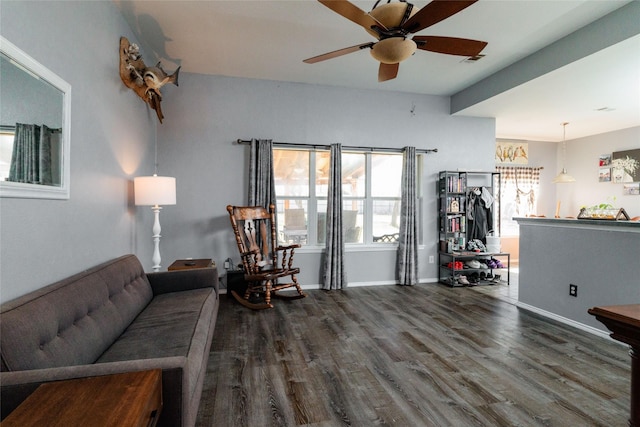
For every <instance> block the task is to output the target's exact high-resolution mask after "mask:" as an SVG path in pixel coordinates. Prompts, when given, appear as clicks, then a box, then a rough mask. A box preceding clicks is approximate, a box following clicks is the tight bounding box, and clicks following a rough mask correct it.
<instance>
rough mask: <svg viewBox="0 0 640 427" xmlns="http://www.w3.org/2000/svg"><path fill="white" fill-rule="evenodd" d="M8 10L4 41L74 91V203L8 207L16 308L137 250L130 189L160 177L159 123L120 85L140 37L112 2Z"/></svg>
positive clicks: (3, 241)
mask: <svg viewBox="0 0 640 427" xmlns="http://www.w3.org/2000/svg"><path fill="white" fill-rule="evenodd" d="M0 8H1V9H0V31H1V34H2V36H3V37H5V38H6V39H8V40H9V41H11V42H12V43H13V44H15V45H17V46H18V47H19V48H20V49H22V50H23V51H24V52H26V53H27V54H28V55H30V56H32V57H33V58H34V59H36V60H37V61H39V62H40V63H41V64H43V65H44V66H45V67H47V68H49V69H50V70H52V71H53V72H54V73H56V74H58V75H59V76H60V77H61V78H63V79H64V80H66V81H67V82H68V83H69V84H70V85H71V87H72V89H71V92H72V94H71V97H72V104H71V156H72V157H71V198H70V199H69V200H30V199H8V198H3V199H0V301H7V300H10V299H13V298H15V297H17V296H19V295H22V294H24V293H27V292H29V291H31V290H34V289H37V288H40V287H42V286H44V285H47V284H49V283H51V282H53V281H55V280H57V279H61V278H63V277H66V276H68V275H71V274H73V273H77V272H79V271H81V270H84V269H86V268H88V267H90V266H92V265H95V264H98V263H100V262H103V261H106V260H108V259H110V258H113V257H116V256H119V255H122V254H124V253H130V252H137V251H138V244H137V242H138V231H137V229H136V222H137V218H136V217H137V216H138V215H139V214H138V213H137V212H136V210H135V209H134V208H132V207H131V203H130V201H131V197H132V192H131V188H130V180H131V177H132V176H134V175H139V174H143V173H144V174H147V173H149V172H151V171H152V167H153V148H152V141H153V138H154V135H155V123H156V118H155V114H150V112H149V111H148V108H147V107H146V105H145V104H144V103H143V102H142V101H140V99H139V98H137V96H136V95H135V94H133V92H131V91H130V90H129V89H127V88H126V87H125V86H124V85H123V84H122V82H121V81H120V76H119V74H118V61H119V58H118V43H119V38H120V36H121V35H125V36H128V37H129V38H130V39H133V36H132V35H131V31H130V30H129V27H128V26H127V25H126V23H125V21H124V19H123V18H122V15H121V14H120V13H119V12H118V10H117V9H116V8H115V6H114V4H113V3H112V2H110V1H103V2H86V1H78V2H68V1H64V2H57V1H42V2H36V1H28V2H18V1H2V2H0ZM147 240H149V239H147V236H146V233H145V236H144V243H145V245H147V244H150V243H147ZM144 251H145V252H148V253H149V257H150V256H151V255H150V253H151V249H146V248H145V249H144Z"/></svg>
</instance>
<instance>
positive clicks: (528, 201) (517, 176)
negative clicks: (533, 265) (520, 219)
mask: <svg viewBox="0 0 640 427" xmlns="http://www.w3.org/2000/svg"><path fill="white" fill-rule="evenodd" d="M496 171H498V172H500V200H499V202H500V234H501V235H502V236H518V235H519V234H520V233H519V227H518V223H517V222H516V221H514V220H513V218H514V217H517V216H529V215H535V214H536V212H537V203H538V193H539V191H540V168H534V167H513V166H497V167H496Z"/></svg>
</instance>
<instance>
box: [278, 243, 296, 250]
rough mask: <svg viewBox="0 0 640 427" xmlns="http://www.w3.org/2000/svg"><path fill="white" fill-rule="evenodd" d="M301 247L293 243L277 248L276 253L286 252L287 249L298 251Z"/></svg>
mask: <svg viewBox="0 0 640 427" xmlns="http://www.w3.org/2000/svg"><path fill="white" fill-rule="evenodd" d="M301 247H302V246H301V245H300V244H298V243H294V244H292V245H286V246H278V247H277V248H276V251H288V250H289V249H298V248H301Z"/></svg>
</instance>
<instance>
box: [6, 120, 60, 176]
mask: <svg viewBox="0 0 640 427" xmlns="http://www.w3.org/2000/svg"><path fill="white" fill-rule="evenodd" d="M53 132H54V130H52V129H50V128H48V127H47V126H45V125H41V126H39V125H32V124H22V123H16V133H15V136H14V140H13V152H12V154H11V165H10V167H9V178H8V180H9V181H13V182H24V183H28V184H41V185H53V174H52V170H51V136H52V134H53Z"/></svg>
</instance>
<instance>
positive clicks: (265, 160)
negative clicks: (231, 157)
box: [249, 139, 276, 209]
mask: <svg viewBox="0 0 640 427" xmlns="http://www.w3.org/2000/svg"><path fill="white" fill-rule="evenodd" d="M271 203H273V204H274V205H275V204H276V186H275V178H274V176H273V142H272V141H271V140H270V139H252V140H251V153H250V155H249V206H264V207H265V208H267V209H269V205H270V204H271Z"/></svg>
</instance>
